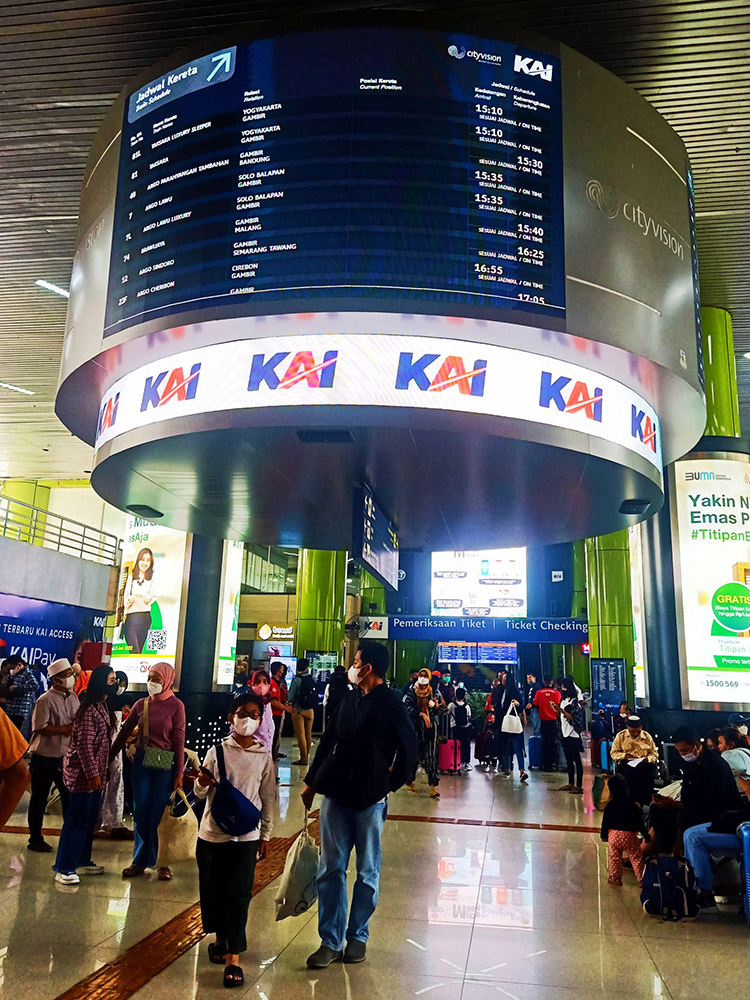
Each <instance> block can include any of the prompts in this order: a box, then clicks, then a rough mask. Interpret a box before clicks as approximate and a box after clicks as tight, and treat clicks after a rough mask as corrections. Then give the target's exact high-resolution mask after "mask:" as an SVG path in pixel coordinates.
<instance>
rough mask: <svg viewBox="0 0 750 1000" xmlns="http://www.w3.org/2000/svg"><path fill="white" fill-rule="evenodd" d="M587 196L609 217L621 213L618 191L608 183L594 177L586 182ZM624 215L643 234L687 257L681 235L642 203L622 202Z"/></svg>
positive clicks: (677, 255)
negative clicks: (649, 212)
mask: <svg viewBox="0 0 750 1000" xmlns="http://www.w3.org/2000/svg"><path fill="white" fill-rule="evenodd" d="M586 197H587V198H588V200H589V201H590V202H591V204H592V205H593V206H594V208H596V209H598V210H599V211H600V212H601V213H602V215H606V217H607V218H608V219H616V218H617V216H618V215H619V214H620V203H619V199H618V197H617V192H616V191H615V189H614V188H612V187H610V186H609V185H608V184H602V182H601V181H598V180H595V179H592V180H590V181H587V182H586ZM622 216H623V218H624V219H625V220H626V222H629V223H630V224H631V225H633V226H635V227H636V228H637V229H638V231H639V232H640V234H641V236H644V237H646V238H649V237H650V238H651V239H652V240H656V241H657V242H658V243H661V244H662V245H663V246H665V247H666V248H667V249H668V250H669V252H670V253H672V254H674V256H675V257H677V258H678V259H679V260H683V259H684V257H685V244H684V242H683V240H682V238H681V237H680V236H677V235H676V234H675V233H673V232H672V229H671V227H670V226H668V225H667V223H666V222H659V221H658V220H657V219H655V218H654V217H653V216H651V215H649V214H648V212H646V211H644V210H643V209H642V208H641V206H640V205H636V204H634V203H633V202H632V201H625V202H623V203H622Z"/></svg>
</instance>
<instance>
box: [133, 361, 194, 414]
mask: <svg viewBox="0 0 750 1000" xmlns="http://www.w3.org/2000/svg"><path fill="white" fill-rule="evenodd" d="M200 371H201V366H200V363H198V364H195V365H193V367H192V368H191V369H190V373H189V374H188V375H185V372H184V371H183V369H182V368H173V369H172V371H171V372H159V374H158V375H156V376H153V377H152V376H150V375H149V377H148V378H147V379H146V384H145V386H144V387H143V399H142V400H141V413H144V412H145V411H146V410H147V409H148V408H149V406H153V407H157V406H166V405H167V403H171V402H172V401H173V400H175V399H178V400H180V401H181V402H183V403H184V402H185V400H186V399H195V394H196V392H197V391H198V377H199V375H200ZM165 379H166V382H165V381H164V380H165ZM162 383H163V385H162Z"/></svg>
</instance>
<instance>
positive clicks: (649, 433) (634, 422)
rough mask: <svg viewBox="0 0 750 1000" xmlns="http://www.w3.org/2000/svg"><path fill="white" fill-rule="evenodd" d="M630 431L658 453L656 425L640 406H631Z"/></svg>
mask: <svg viewBox="0 0 750 1000" xmlns="http://www.w3.org/2000/svg"><path fill="white" fill-rule="evenodd" d="M630 414H631V415H630V433H631V434H632V436H633V437H634V438H636V440H638V441H640V442H641V444H645V445H646V447H647V448H650V449H651V451H653V453H654V454H656V425H655V424H654V422H653V421H652V420H651V417H649V416H647V415H646V414H645V413H644V412H643V410H639V409H638V407H636V406H632V405H631V407H630Z"/></svg>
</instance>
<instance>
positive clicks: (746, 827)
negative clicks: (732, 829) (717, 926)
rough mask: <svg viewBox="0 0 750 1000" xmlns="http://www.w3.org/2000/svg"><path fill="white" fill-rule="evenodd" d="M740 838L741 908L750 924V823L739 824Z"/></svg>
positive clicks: (738, 832)
mask: <svg viewBox="0 0 750 1000" xmlns="http://www.w3.org/2000/svg"><path fill="white" fill-rule="evenodd" d="M737 834H738V836H739V838H740V856H741V858H742V861H741V864H742V906H743V909H744V911H745V921H746V923H748V924H750V823H741V824H740V825H739V826H738V827H737Z"/></svg>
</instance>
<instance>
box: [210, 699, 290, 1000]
mask: <svg viewBox="0 0 750 1000" xmlns="http://www.w3.org/2000/svg"><path fill="white" fill-rule="evenodd" d="M265 707H266V706H264V705H263V702H262V700H261V698H259V697H258V695H256V694H252V693H250V692H248V693H246V694H241V695H240V696H239V697H238V698H236V699H235V701H234V704H233V705H232V710H231V712H230V713H229V722H230V724H231V726H232V732H231V735H230V736H228V737H227V739H225V740H224V741H223V742H222V743H221V745H220V746H221V752H222V755H223V758H224V769H225V771H226V776H227V779H228V780H229V781H230V782H231V783H232V784H233V785H234V787H235V788H236V789H238V790H239V791H240V792H242V794H243V795H244V796H245V797H246V798H248V799H250V801H251V802H252V803H253V805H255V806H256V808H258V809H260V811H261V820H260V827H259V828H256V829H255V830H252V831H251V832H250V833H246V834H243V835H242V836H237V837H230V836H229V834H226V833H224V832H223V831H222V830H221V829H220V828H219V827H218V826H217V824H216V823H215V822H214V819H213V816H212V815H211V804H212V802H213V797H214V789H215V786H216V783H217V781H218V780H219V764H218V759H217V750H216V747H211V749H210V750H209V751H208V753H207V754H206V760H205V762H204V764H203V767H202V768H201V773H200V776H199V778H198V780H197V782H196V784H195V794H196V795H197V796H198V797H199V798H201V799H206V808H205V811H204V813H203V818H202V819H201V825H200V829H199V830H198V844H197V847H196V852H195V856H196V859H197V861H198V876H199V885H200V899H201V918H202V920H203V930H204V931H205V932H206V934H211V933H213V934H215V935H216V939H215V941H214V942H213V943H212V944H210V945H209V946H208V957H209V959H210V960H211V961H212V962H213V963H214V964H216V965H223V966H224V985H225V986H226V987H228V988H232V987H237V986H241V985H242V984H243V982H244V975H243V972H242V968H241V966H240V964H239V961H240V955H241V954H242V952H243V951H245V949H246V948H247V940H246V937H245V928H246V926H247V910H248V906H249V904H250V897H251V895H252V891H253V880H254V878H255V862H256V860H258V859H260V858H264V857H265V856H266V845H267V842H268V839H269V837H270V835H271V818H272V815H273V807H274V803H275V799H276V780H275V773H274V766H273V761H272V759H271V755H270V753H268V748H267V747H265V746H264V745H263V744H262V743H259V742H258V731H259V729H260V726H261V717H262V715H263V714H264V709H265Z"/></svg>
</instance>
